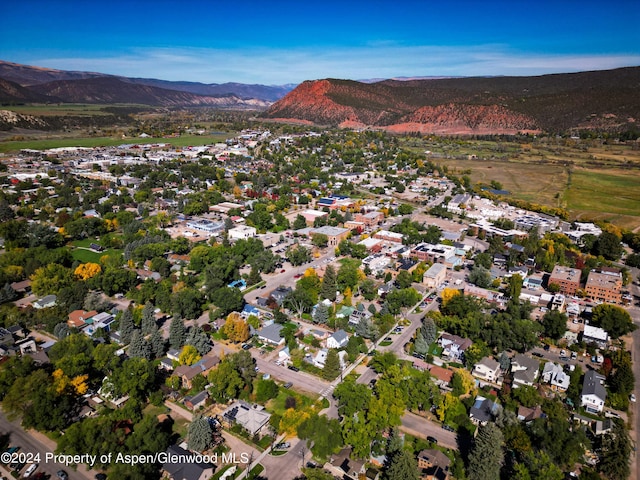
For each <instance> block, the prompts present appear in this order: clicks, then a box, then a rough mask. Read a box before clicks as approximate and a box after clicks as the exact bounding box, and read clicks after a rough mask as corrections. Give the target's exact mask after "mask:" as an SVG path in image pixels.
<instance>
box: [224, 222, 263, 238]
mask: <svg viewBox="0 0 640 480" xmlns="http://www.w3.org/2000/svg"><path fill="white" fill-rule="evenodd" d="M257 234H258V230H256V228H255V227H251V226H249V225H240V226H238V227H235V228H231V229H229V231H228V232H227V235H228V236H229V240H246V239H247V238H251V237H255V236H256V235H257Z"/></svg>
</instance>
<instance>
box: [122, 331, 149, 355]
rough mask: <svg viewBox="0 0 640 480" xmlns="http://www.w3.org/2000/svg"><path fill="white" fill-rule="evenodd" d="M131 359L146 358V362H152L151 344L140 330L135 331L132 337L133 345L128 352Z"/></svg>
mask: <svg viewBox="0 0 640 480" xmlns="http://www.w3.org/2000/svg"><path fill="white" fill-rule="evenodd" d="M127 354H128V355H129V357H138V358H144V359H145V360H151V346H150V345H149V342H147V340H146V339H145V338H144V337H143V336H142V332H141V331H140V330H139V329H137V328H136V329H135V330H134V331H133V334H132V335H131V344H130V345H129V349H128V350H127Z"/></svg>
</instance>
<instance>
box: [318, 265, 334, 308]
mask: <svg viewBox="0 0 640 480" xmlns="http://www.w3.org/2000/svg"><path fill="white" fill-rule="evenodd" d="M337 288H338V281H337V275H336V270H335V268H333V265H331V264H329V265H327V269H326V270H325V272H324V277H322V285H321V286H320V298H321V299H325V298H326V299H327V300H330V301H332V302H335V300H336V289H337Z"/></svg>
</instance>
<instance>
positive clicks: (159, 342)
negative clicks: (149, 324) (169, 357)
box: [149, 328, 166, 358]
mask: <svg viewBox="0 0 640 480" xmlns="http://www.w3.org/2000/svg"><path fill="white" fill-rule="evenodd" d="M149 344H150V346H151V354H152V355H153V358H160V357H161V356H163V355H164V352H165V347H166V346H165V341H164V338H162V332H161V331H160V329H158V328H156V329H155V330H154V332H153V333H152V334H151V337H150V338H149Z"/></svg>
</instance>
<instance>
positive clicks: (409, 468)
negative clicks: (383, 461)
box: [384, 450, 498, 480]
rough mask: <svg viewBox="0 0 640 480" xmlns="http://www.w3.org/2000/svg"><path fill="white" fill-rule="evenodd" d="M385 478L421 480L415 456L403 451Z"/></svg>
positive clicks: (395, 459)
mask: <svg viewBox="0 0 640 480" xmlns="http://www.w3.org/2000/svg"><path fill="white" fill-rule="evenodd" d="M384 478H385V479H386V480H419V479H420V475H419V473H418V466H417V465H416V461H415V459H414V458H413V455H412V454H411V453H410V452H409V451H407V450H401V451H400V452H399V453H398V454H397V455H395V456H394V458H393V460H392V461H391V464H390V465H389V468H388V469H387V471H386V472H385V475H384ZM495 478H498V477H495ZM495 478H494V479H492V480H495Z"/></svg>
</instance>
